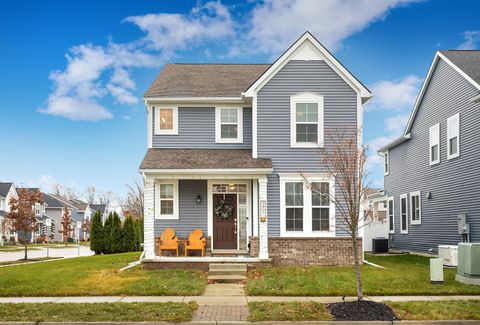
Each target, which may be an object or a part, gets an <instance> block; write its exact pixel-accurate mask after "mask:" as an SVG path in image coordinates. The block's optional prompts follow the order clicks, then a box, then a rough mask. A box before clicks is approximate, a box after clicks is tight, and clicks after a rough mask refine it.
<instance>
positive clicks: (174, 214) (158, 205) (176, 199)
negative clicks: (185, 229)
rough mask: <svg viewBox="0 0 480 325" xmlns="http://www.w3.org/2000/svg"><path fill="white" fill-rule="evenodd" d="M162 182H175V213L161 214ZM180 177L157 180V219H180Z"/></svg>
mask: <svg viewBox="0 0 480 325" xmlns="http://www.w3.org/2000/svg"><path fill="white" fill-rule="evenodd" d="M160 184H173V214H169V215H165V214H164V215H161V214H160ZM178 192H179V191H178V179H173V180H157V181H156V182H155V219H161V220H171V219H179V214H178V198H179V197H178V195H179V194H178Z"/></svg>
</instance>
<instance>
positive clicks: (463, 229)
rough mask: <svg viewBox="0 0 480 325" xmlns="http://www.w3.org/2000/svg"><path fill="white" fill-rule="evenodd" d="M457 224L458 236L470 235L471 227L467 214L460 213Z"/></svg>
mask: <svg viewBox="0 0 480 325" xmlns="http://www.w3.org/2000/svg"><path fill="white" fill-rule="evenodd" d="M457 222H458V234H459V235H465V234H468V233H470V227H469V225H468V223H467V215H466V214H465V213H460V214H459V215H458V216H457Z"/></svg>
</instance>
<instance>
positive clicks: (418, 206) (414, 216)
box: [410, 192, 422, 225]
mask: <svg viewBox="0 0 480 325" xmlns="http://www.w3.org/2000/svg"><path fill="white" fill-rule="evenodd" d="M420 198H421V195H420V192H412V193H410V223H411V224H412V225H419V224H421V223H422V203H421V199H420Z"/></svg>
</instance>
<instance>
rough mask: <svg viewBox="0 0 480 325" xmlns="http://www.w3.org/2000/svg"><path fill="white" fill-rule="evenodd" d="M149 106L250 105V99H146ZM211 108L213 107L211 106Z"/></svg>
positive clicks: (240, 97)
mask: <svg viewBox="0 0 480 325" xmlns="http://www.w3.org/2000/svg"><path fill="white" fill-rule="evenodd" d="M143 99H144V101H145V102H147V103H149V104H162V103H165V104H172V103H175V104H178V103H185V104H194V103H198V104H229V103H230V104H250V99H247V98H244V97H242V96H239V97H145V98H143ZM210 106H211V105H210Z"/></svg>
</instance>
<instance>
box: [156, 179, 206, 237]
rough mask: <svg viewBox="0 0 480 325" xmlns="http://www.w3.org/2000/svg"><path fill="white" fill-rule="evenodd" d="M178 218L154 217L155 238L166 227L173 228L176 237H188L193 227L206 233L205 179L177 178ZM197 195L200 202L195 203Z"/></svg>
mask: <svg viewBox="0 0 480 325" xmlns="http://www.w3.org/2000/svg"><path fill="white" fill-rule="evenodd" d="M178 192H179V219H178V220H160V219H155V224H154V228H155V231H154V232H155V238H157V237H159V236H160V235H161V233H162V231H163V230H165V228H166V227H171V228H173V229H175V233H176V234H177V236H178V237H182V238H184V237H188V235H189V234H190V233H191V232H192V231H193V230H194V229H195V228H200V229H202V230H203V233H204V235H205V236H206V235H207V230H208V229H207V228H208V224H207V223H208V221H207V214H208V213H207V181H206V180H179V181H178ZM197 195H200V197H201V199H202V202H201V203H200V204H197Z"/></svg>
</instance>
